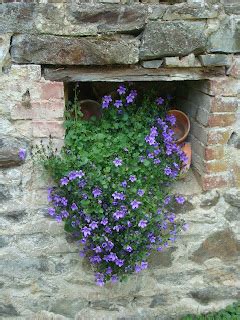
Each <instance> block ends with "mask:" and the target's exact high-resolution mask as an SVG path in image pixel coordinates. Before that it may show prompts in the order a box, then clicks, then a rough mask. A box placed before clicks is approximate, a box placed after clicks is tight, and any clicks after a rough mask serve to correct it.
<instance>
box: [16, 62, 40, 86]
mask: <svg viewBox="0 0 240 320" xmlns="http://www.w3.org/2000/svg"><path fill="white" fill-rule="evenodd" d="M10 76H11V77H12V79H13V80H17V81H19V80H23V81H29V80H30V81H40V79H41V66H40V65H33V64H31V65H30V64H29V65H18V64H12V66H11V70H10ZM34 85H35V84H34Z"/></svg>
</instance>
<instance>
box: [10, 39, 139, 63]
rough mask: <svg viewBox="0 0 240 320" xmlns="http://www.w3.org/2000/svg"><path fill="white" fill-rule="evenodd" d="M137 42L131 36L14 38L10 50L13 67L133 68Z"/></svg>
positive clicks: (136, 55)
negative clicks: (129, 66) (35, 65)
mask: <svg viewBox="0 0 240 320" xmlns="http://www.w3.org/2000/svg"><path fill="white" fill-rule="evenodd" d="M138 46H139V40H137V39H136V38H134V37H133V36H127V35H126V36H117V35H115V36H109V37H101V36H99V37H83V38H75V37H74V38H71V37H58V36H52V35H43V36H35V35H27V34H24V35H17V36H14V37H13V41H12V47H11V57H12V61H13V62H15V63H36V64H60V65H108V64H135V63H137V62H138V56H139V48H138Z"/></svg>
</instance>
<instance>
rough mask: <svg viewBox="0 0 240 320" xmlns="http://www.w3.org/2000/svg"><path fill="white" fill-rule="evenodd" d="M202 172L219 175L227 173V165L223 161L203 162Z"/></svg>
mask: <svg viewBox="0 0 240 320" xmlns="http://www.w3.org/2000/svg"><path fill="white" fill-rule="evenodd" d="M204 171H205V172H206V173H219V172H225V171H227V163H226V162H225V161H223V160H214V161H210V162H205V164H204Z"/></svg>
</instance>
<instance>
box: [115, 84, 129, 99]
mask: <svg viewBox="0 0 240 320" xmlns="http://www.w3.org/2000/svg"><path fill="white" fill-rule="evenodd" d="M126 90H127V89H126V87H125V86H123V85H120V86H119V87H118V89H117V92H118V93H119V94H120V96H121V95H123V94H125V93H126Z"/></svg>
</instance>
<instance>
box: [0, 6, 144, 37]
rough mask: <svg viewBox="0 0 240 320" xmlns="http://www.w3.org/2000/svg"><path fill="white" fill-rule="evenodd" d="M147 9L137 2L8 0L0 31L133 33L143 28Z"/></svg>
mask: <svg viewBox="0 0 240 320" xmlns="http://www.w3.org/2000/svg"><path fill="white" fill-rule="evenodd" d="M146 16H147V8H146V7H144V6H139V5H134V4H133V5H131V6H124V5H119V4H118V5H117V6H116V5H114V4H107V3H105V4H97V3H94V4H91V3H79V4H77V3H76V1H73V2H72V1H69V3H65V4H61V5H57V4H54V3H48V4H47V5H46V4H45V3H40V4H35V3H8V4H2V5H1V7H0V33H7V32H9V33H31V34H54V35H69V36H78V35H97V34H99V33H107V32H137V33H139V31H140V30H141V29H142V28H143V27H144V25H145V20H146Z"/></svg>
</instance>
